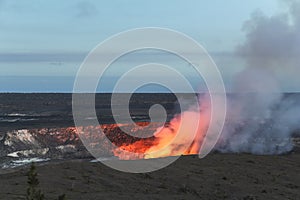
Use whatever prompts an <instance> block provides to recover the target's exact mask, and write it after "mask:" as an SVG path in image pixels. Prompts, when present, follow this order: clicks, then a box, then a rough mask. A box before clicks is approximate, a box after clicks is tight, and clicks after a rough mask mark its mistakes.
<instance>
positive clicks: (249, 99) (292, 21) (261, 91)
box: [216, 0, 300, 154]
mask: <svg viewBox="0 0 300 200" xmlns="http://www.w3.org/2000/svg"><path fill="white" fill-rule="evenodd" d="M284 2H285V3H284V4H285V5H288V11H287V12H285V13H281V14H277V15H274V16H271V17H267V16H265V15H264V14H262V13H261V12H256V13H254V14H253V15H252V17H251V19H250V20H249V21H247V22H245V24H244V27H243V31H244V32H245V34H246V40H245V42H244V43H243V44H241V45H239V46H238V47H237V49H236V53H237V54H238V55H239V56H242V57H243V58H244V59H245V61H246V63H247V67H246V69H245V70H243V71H242V72H241V73H239V74H238V75H237V76H236V79H235V82H234V86H233V90H234V94H233V95H232V96H230V95H229V97H228V102H229V103H228V113H227V121H226V124H225V127H224V130H223V133H222V135H221V139H220V141H219V143H218V145H217V147H216V149H217V150H219V151H221V152H235V153H240V152H247V153H254V154H281V153H285V152H288V151H290V150H291V149H292V148H293V142H292V140H291V137H292V134H294V133H295V131H297V130H299V128H300V105H299V103H298V102H299V101H297V98H296V97H295V96H293V95H289V96H287V95H284V94H283V92H282V88H280V87H279V84H278V83H279V82H280V81H279V80H278V74H279V75H281V76H282V75H283V76H284V77H285V82H292V83H293V81H296V82H297V81H298V77H297V76H298V74H299V67H300V66H299V65H300V56H299V55H300V2H299V1H292V0H287V1H284ZM295 75H296V76H295ZM285 84H287V83H285ZM298 100H299V99H298Z"/></svg>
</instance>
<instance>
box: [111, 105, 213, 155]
mask: <svg viewBox="0 0 300 200" xmlns="http://www.w3.org/2000/svg"><path fill="white" fill-rule="evenodd" d="M199 115H200V118H199ZM210 116H211V113H210V104H207V105H204V104H203V105H201V108H200V112H195V111H185V112H183V113H181V114H180V115H178V116H176V117H174V118H173V119H172V120H171V121H170V122H169V123H168V124H166V125H165V126H164V127H163V128H159V129H157V130H158V131H155V132H154V134H153V137H150V138H146V139H140V140H137V141H135V142H132V143H130V144H128V143H123V144H122V145H119V148H116V149H115V150H114V151H113V153H114V155H115V156H117V157H119V158H120V159H124V160H130V159H136V158H144V159H149V158H159V157H167V156H179V155H191V154H198V153H199V151H200V148H201V144H202V141H203V138H204V137H205V135H206V132H207V129H208V125H209V123H210ZM199 119H200V120H199ZM191 141H192V142H191ZM134 153H135V154H134Z"/></svg>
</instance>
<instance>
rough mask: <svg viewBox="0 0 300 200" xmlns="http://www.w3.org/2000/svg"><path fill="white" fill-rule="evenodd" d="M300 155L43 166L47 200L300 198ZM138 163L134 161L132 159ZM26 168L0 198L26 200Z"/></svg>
mask: <svg viewBox="0 0 300 200" xmlns="http://www.w3.org/2000/svg"><path fill="white" fill-rule="evenodd" d="M299 161H300V154H299V153H295V152H294V153H291V154H289V155H282V156H256V155H249V154H218V153H214V154H210V155H208V156H207V157H206V158H204V159H199V158H198V157H197V156H184V157H181V158H180V159H179V160H177V161H176V162H175V163H173V164H171V165H170V166H168V167H166V168H164V169H162V170H159V171H156V172H151V173H146V174H129V173H123V172H118V171H115V170H113V169H110V168H108V167H106V166H104V165H103V164H101V163H91V162H89V161H88V160H74V161H65V162H57V163H55V162H53V163H50V164H46V165H43V164H39V165H38V167H37V171H38V178H39V179H40V187H41V189H42V191H43V192H44V194H45V196H46V199H57V196H59V195H60V194H66V195H67V197H68V199H74V200H76V199H78V200H79V199H86V200H88V199H91V200H92V199H243V200H249V199H263V200H265V199H272V200H275V199H278V200H279V199H280V200H281V199H293V200H295V199H300V193H299V189H300V176H299V174H300V164H299V163H300V162H299ZM129 162H134V161H129ZM27 171H28V167H25V168H24V167H23V168H17V169H11V170H8V171H7V170H6V171H5V173H3V172H4V171H2V173H3V174H1V175H0V188H1V190H0V199H25V194H26V187H27V183H26V181H27V177H26V173H27Z"/></svg>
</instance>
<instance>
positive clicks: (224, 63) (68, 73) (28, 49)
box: [0, 0, 300, 92]
mask: <svg viewBox="0 0 300 200" xmlns="http://www.w3.org/2000/svg"><path fill="white" fill-rule="evenodd" d="M287 1H288V0H287ZM287 9H288V7H287V6H284V5H283V3H282V2H281V1H275V0H247V1H240V0H227V1H221V0H203V1H199V0H191V1H179V0H166V1H161V0H152V1H140V0H130V1H122V0H115V1H105V2H102V1H92V0H89V1H82V0H80V1H77V0H66V1H58V0H53V1H39V0H27V1H19V0H0V30H1V31H0V84H1V88H0V91H1V92H14V91H19V92H22V91H23V92H35V91H38V92H45V91H56V92H62V91H71V90H72V84H73V82H72V81H73V79H74V77H75V75H76V72H77V70H78V69H79V66H80V64H81V63H82V61H83V59H84V58H85V56H86V55H87V54H88V52H89V51H91V50H92V49H93V48H94V47H95V46H96V45H97V44H99V43H100V42H102V41H103V40H105V39H107V38H108V37H110V36H112V35H114V34H117V33H119V32H122V31H125V30H129V29H133V28H141V27H162V28H169V29H174V30H176V31H180V32H182V33H184V34H187V35H188V36H190V37H192V38H193V39H195V40H196V41H197V42H199V43H200V44H201V45H203V47H204V48H205V49H206V50H207V51H208V53H210V54H211V56H212V58H213V59H214V60H215V62H216V64H217V65H218V67H219V68H220V70H221V73H222V75H223V78H224V81H225V84H226V85H230V84H231V82H232V79H233V77H234V76H235V74H236V73H239V72H240V71H241V70H243V69H244V68H245V67H246V64H245V61H244V60H243V59H241V58H240V57H239V56H237V55H236V54H235V51H236V48H237V46H238V45H240V44H243V43H244V42H245V40H247V34H245V31H244V30H243V27H244V25H245V22H246V21H247V20H249V19H250V18H251V16H252V15H253V13H255V12H262V13H263V14H264V15H265V16H266V17H270V16H273V15H277V14H278V13H280V12H284V11H285V10H287ZM128 60H129V61H128ZM132 60H134V56H132V58H131V59H127V60H126V62H127V64H128V63H129V64H130V63H131V62H130V61H132ZM124 62H125V61H124ZM114 74H118V69H117V68H116V69H115V70H114V71H112V72H111V74H110V75H114ZM284 79H286V77H279V80H280V81H281V82H283V83H280V84H282V87H283V88H284V90H286V91H289V90H291V91H294V90H298V89H300V88H297V87H296V86H295V84H294V85H293V84H290V83H285V80H284ZM58 80H59V81H58ZM282 80H283V81H282ZM25 82H26V83H25ZM195 84H197V83H195Z"/></svg>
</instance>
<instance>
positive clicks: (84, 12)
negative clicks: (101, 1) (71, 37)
mask: <svg viewBox="0 0 300 200" xmlns="http://www.w3.org/2000/svg"><path fill="white" fill-rule="evenodd" d="M76 9H77V13H76V17H80V18H84V17H91V16H93V15H96V14H97V13H98V10H97V8H96V6H95V5H94V4H92V3H91V2H89V1H80V2H78V3H77V5H76Z"/></svg>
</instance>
